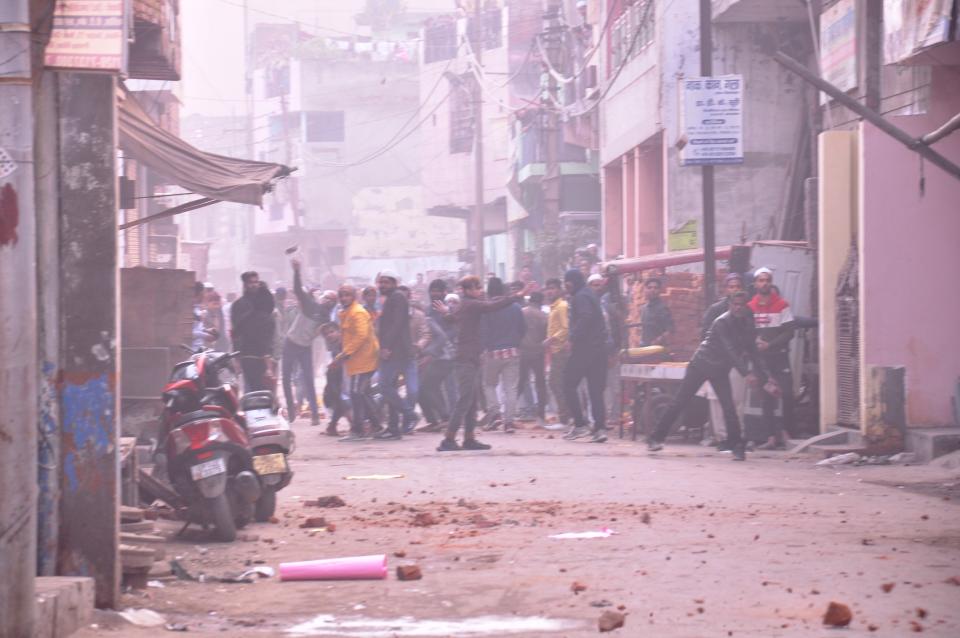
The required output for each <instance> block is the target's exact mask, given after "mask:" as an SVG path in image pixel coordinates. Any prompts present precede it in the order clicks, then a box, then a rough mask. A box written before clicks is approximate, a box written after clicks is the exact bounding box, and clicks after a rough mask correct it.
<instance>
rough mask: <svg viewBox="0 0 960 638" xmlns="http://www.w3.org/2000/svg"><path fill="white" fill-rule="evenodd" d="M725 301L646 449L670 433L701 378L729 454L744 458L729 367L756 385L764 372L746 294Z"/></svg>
mask: <svg viewBox="0 0 960 638" xmlns="http://www.w3.org/2000/svg"><path fill="white" fill-rule="evenodd" d="M729 303H730V308H729V310H727V312H725V313H723V314H722V315H720V316H719V317H718V318H717V319H716V320H715V321H714V322H713V325H712V326H710V330H708V331H707V336H706V338H705V339H704V340H703V341H702V342H701V343H700V346H699V347H698V348H697V351H696V352H694V353H693V358H692V359H691V360H690V363H689V365H687V371H686V373H685V374H684V376H683V382H682V383H681V384H680V389H679V390H678V391H677V394H676V396H674V398H673V401H672V402H671V403H670V407H668V408H667V410H666V412H664V413H663V416H662V417H661V418H660V421H659V423H657V427H656V429H655V430H654V432H653V434H652V435H651V436H650V438H649V439H648V440H647V449H648V450H649V451H651V452H657V451H659V450H662V449H663V441H664V440H665V439H666V438H667V435H668V434H669V433H670V428H671V427H673V424H674V423H675V422H676V420H677V418H678V417H679V416H680V414H681V413H682V412H683V410H684V408H686V407H687V404H688V403H689V402H690V400H691V399H692V398H693V397H694V395H696V393H697V391H698V390H699V389H700V387H701V386H702V385H703V384H704V382H706V381H709V382H710V385H712V386H713V391H714V393H715V394H716V395H717V400H719V401H720V405H721V407H722V408H723V417H724V421H725V422H726V425H727V441H729V443H730V447H731V450H732V451H733V458H734V460H736V461H743V460H744V459H745V455H744V443H743V439H742V438H741V435H740V419H739V417H738V416H737V406H736V405H735V404H734V402H733V394H732V392H731V389H730V370H731V369H732V368H736V369H737V371H738V372H739V373H740V374H741V375H743V376H744V377H745V378H746V380H747V383H748V384H749V385H756V384H757V383H758V379H759V378H762V377H765V376H766V373H765V369H764V365H763V361H762V359H761V358H760V356H759V353H758V351H757V344H756V342H755V330H754V327H753V320H752V316H751V314H750V310H749V308H747V294H746V293H744V292H742V291H741V292H737V293H735V294H733V295H731V296H730V302H729ZM748 363H752V364H753V372H750V369H749V367H748Z"/></svg>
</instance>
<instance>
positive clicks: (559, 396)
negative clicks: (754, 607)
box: [195, 259, 793, 460]
mask: <svg viewBox="0 0 960 638" xmlns="http://www.w3.org/2000/svg"><path fill="white" fill-rule="evenodd" d="M291 263H292V268H293V287H292V295H289V296H288V294H287V291H286V290H284V289H282V288H280V289H278V290H277V291H276V292H275V293H271V292H270V290H269V289H268V287H267V286H266V284H265V283H264V282H262V281H260V278H259V276H258V275H257V273H255V272H247V273H244V274H243V275H242V281H243V294H242V296H240V297H239V298H238V299H236V300H235V301H232V303H231V304H230V305H229V309H228V311H227V313H226V317H224V319H223V323H224V324H226V325H228V326H229V332H230V335H231V337H232V339H233V348H234V349H235V350H237V351H239V352H240V366H241V368H242V372H243V378H244V389H245V391H247V392H249V391H254V390H262V389H270V387H271V384H275V381H274V380H273V377H272V374H273V367H272V366H271V365H270V362H271V361H272V360H273V359H274V358H278V359H279V361H280V373H281V377H282V388H283V405H284V406H285V410H286V414H287V417H288V419H289V420H291V421H294V420H296V419H297V418H299V417H300V415H301V406H302V405H303V403H304V402H306V404H307V405H308V406H309V415H310V420H311V423H312V424H313V425H318V424H319V423H320V421H321V414H322V410H321V407H320V404H319V403H318V400H317V392H316V388H315V382H314V377H315V364H316V362H317V360H318V357H317V354H318V353H316V352H315V350H314V343H315V341H317V338H318V337H322V343H323V345H324V350H325V351H326V353H325V354H326V355H327V357H326V359H327V361H328V363H327V365H326V371H325V377H326V383H325V387H324V392H323V407H324V408H325V410H326V411H327V413H328V414H327V416H328V424H327V429H326V433H327V434H329V435H331V436H340V434H341V433H340V431H339V429H338V428H339V424H340V421H341V420H346V421H347V423H348V424H349V430H348V431H347V432H346V433H344V435H343V436H342V438H340V440H341V441H344V442H353V441H363V440H368V439H376V440H381V441H395V440H400V439H402V438H403V437H404V436H406V435H410V434H413V433H414V432H436V433H443V438H442V440H441V442H440V445H439V446H438V448H437V449H438V451H456V450H487V449H490V447H491V446H490V445H489V444H487V443H483V442H480V441H479V440H478V439H477V430H478V428H482V429H484V430H487V431H494V430H500V431H502V432H504V433H512V432H514V431H515V430H516V427H517V426H516V424H517V420H518V403H519V404H522V405H523V407H524V408H525V409H526V410H527V411H528V413H529V414H530V415H531V416H533V417H534V418H535V419H536V421H537V424H538V425H539V426H540V427H543V428H546V429H557V430H560V429H564V430H567V431H566V434H565V435H564V438H565V439H568V440H576V439H587V438H588V439H589V440H590V441H591V442H595V443H603V442H605V441H606V440H607V420H608V418H609V417H610V416H611V414H610V413H609V412H608V410H610V411H615V410H617V409H619V406H614V405H612V404H613V403H614V402H613V401H611V396H610V394H609V393H608V392H609V390H611V389H612V387H613V386H615V385H616V384H617V380H616V377H617V372H618V366H617V362H618V355H619V352H620V343H619V338H620V334H619V333H620V331H619V330H618V329H617V328H616V326H618V325H619V323H616V322H615V321H614V317H613V316H612V314H611V313H612V312H613V311H614V310H613V305H612V304H611V303H610V294H609V292H608V291H607V290H606V286H607V280H606V279H605V278H604V277H602V276H601V275H600V274H598V273H595V272H591V263H590V260H589V259H584V260H583V263H581V264H579V265H578V267H576V268H571V269H570V270H568V271H567V272H566V274H565V275H564V278H563V280H560V279H548V280H547V281H546V282H545V283H544V286H543V287H542V290H541V289H540V286H539V285H537V284H536V283H535V282H534V281H532V280H531V279H530V278H529V277H527V278H526V280H525V281H524V280H521V279H518V280H517V281H515V282H511V283H510V284H505V283H504V282H503V281H502V280H501V279H499V278H497V277H494V276H489V277H488V278H487V280H486V281H485V282H484V281H482V280H481V279H480V278H479V277H476V276H473V275H468V276H465V277H462V278H461V279H459V281H457V282H456V283H455V284H452V282H450V281H449V280H445V279H435V280H433V281H431V282H429V284H427V283H426V281H424V279H423V277H422V276H418V277H417V280H416V282H415V283H413V284H412V285H411V286H409V287H408V286H404V285H403V283H402V281H401V279H400V277H399V276H398V275H397V274H396V273H394V272H392V271H383V272H381V273H380V274H379V275H378V276H377V279H376V287H372V286H370V287H366V288H363V289H362V290H358V289H357V288H356V287H355V286H353V285H351V284H344V285H342V286H341V287H340V288H339V290H337V291H335V292H334V291H325V292H319V291H309V290H307V289H305V288H304V285H303V280H302V273H301V270H302V269H301V265H300V263H299V262H298V261H297V260H292V262H291ZM724 285H725V296H724V298H723V299H721V300H720V301H718V302H717V303H716V304H714V305H713V306H711V307H710V308H709V309H708V311H707V313H706V316H705V317H704V328H703V335H702V342H701V344H700V347H699V348H698V349H697V351H696V353H695V354H694V356H693V358H692V360H691V361H690V364H689V365H688V367H687V371H686V377H685V378H684V380H683V382H682V384H681V386H680V389H679V391H678V393H677V394H676V396H675V398H674V401H673V403H672V405H671V406H670V408H669V409H668V410H667V411H666V412H665V413H664V414H663V416H662V418H661V419H660V421H659V423H658V424H657V427H656V428H655V430H654V433H653V434H652V435H651V436H650V437H649V439H648V447H649V449H650V450H651V451H657V450H659V449H661V448H662V446H663V441H664V440H665V439H666V437H667V435H668V434H669V432H670V429H671V427H672V426H673V424H674V422H675V421H676V420H677V419H678V417H679V416H680V414H681V413H682V412H683V410H684V409H685V407H686V406H687V405H688V403H689V402H690V400H691V399H692V397H693V396H694V395H695V394H696V393H697V391H698V390H699V388H700V387H701V386H702V385H703V384H704V383H705V382H707V381H709V382H710V383H711V385H712V386H713V389H714V392H715V394H716V396H717V398H718V401H719V404H720V406H721V408H722V415H723V419H722V420H723V423H722V424H721V423H716V422H715V423H714V430H715V431H716V433H717V434H718V435H719V436H718V438H722V439H725V441H724V444H725V445H726V446H727V447H728V449H729V450H730V451H731V452H732V453H733V455H734V458H736V459H738V460H742V459H743V458H744V449H745V446H744V443H743V438H742V435H741V428H740V420H739V416H738V413H737V407H736V406H737V401H735V399H734V393H735V386H734V385H733V381H732V378H733V376H734V375H732V374H731V372H732V371H736V372H737V373H738V374H739V375H741V376H742V377H744V379H745V380H746V383H747V384H748V385H751V386H756V387H759V388H761V390H762V392H763V393H764V400H763V410H764V415H765V417H768V418H769V419H770V422H771V423H772V422H773V414H774V411H775V410H776V408H777V406H778V404H779V403H780V401H781V399H782V404H783V414H784V419H783V423H784V426H785V428H786V429H788V430H789V429H790V425H791V423H792V410H793V404H792V393H791V392H782V391H781V390H780V389H781V388H789V387H791V386H792V379H791V378H790V365H789V358H788V348H789V342H790V338H791V336H792V334H793V330H792V327H793V326H792V316H791V315H790V310H789V304H787V303H786V302H785V301H784V300H783V299H782V298H781V297H780V296H779V294H778V293H777V291H776V289H775V287H774V286H773V277H772V272H770V270H769V269H765V268H761V269H759V270H757V271H756V273H754V282H753V285H754V288H755V290H756V294H755V296H753V298H752V299H748V297H747V293H746V292H745V291H744V281H743V278H742V277H741V276H740V275H737V274H732V275H730V276H728V277H727V279H726V281H725V284H724ZM642 286H643V291H644V296H645V299H646V303H645V304H644V306H643V308H642V312H641V318H640V323H639V324H638V327H639V328H640V331H641V343H642V345H645V346H648V345H663V346H666V345H668V344H669V339H670V336H671V333H672V331H673V320H672V316H671V313H670V310H669V308H668V306H667V305H666V304H665V303H664V301H663V300H662V299H661V296H660V295H661V292H662V289H663V283H662V281H661V280H660V279H658V278H656V277H648V278H647V279H645V280H644V281H643V282H642ZM198 294H199V293H198ZM195 333H196V329H195ZM217 337H218V338H221V334H219V333H218V335H217ZM198 338H206V339H207V340H208V341H209V339H210V335H205V336H204V335H200V336H198ZM278 344H279V345H278ZM788 397H790V399H788ZM548 405H553V406H554V407H555V413H556V419H555V420H554V421H552V422H551V421H548V420H547V407H548ZM418 409H419V412H418ZM481 412H483V415H482V416H481V414H480V413H481ZM718 420H719V419H714V421H718ZM783 442H784V433H783V432H782V430H780V429H777V430H776V431H775V432H773V433H772V434H771V437H770V440H769V441H767V443H766V444H765V445H766V446H767V447H778V446H782V445H783Z"/></svg>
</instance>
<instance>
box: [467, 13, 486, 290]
mask: <svg viewBox="0 0 960 638" xmlns="http://www.w3.org/2000/svg"><path fill="white" fill-rule="evenodd" d="M474 2H475V6H474V11H473V15H474V17H473V21H474V30H473V33H474V42H473V54H474V56H475V57H476V58H477V66H478V67H480V68H478V69H477V73H478V74H479V73H481V69H482V66H483V31H484V29H483V18H484V15H483V8H482V7H483V0H474ZM467 37H469V33H468V36H467ZM473 86H474V89H475V91H476V99H475V101H474V107H473V111H474V112H473V117H474V121H473V130H474V135H475V138H476V139H475V140H474V147H473V159H474V180H473V189H474V199H473V202H474V204H473V215H471V219H470V222H471V223H470V229H469V233H468V235H469V237H470V242H469V243H470V246H468V248H472V249H473V273H474V274H475V275H476V276H478V277H480V278H481V281H482V280H483V277H484V275H486V270H485V266H484V264H485V261H484V257H483V200H484V196H483V190H484V189H483V89H482V87H481V86H480V82H479V81H475V82H474V83H473Z"/></svg>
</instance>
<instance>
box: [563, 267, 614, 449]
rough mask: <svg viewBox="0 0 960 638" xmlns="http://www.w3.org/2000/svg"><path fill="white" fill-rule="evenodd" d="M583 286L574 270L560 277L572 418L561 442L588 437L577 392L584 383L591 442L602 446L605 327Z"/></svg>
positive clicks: (592, 295) (566, 389) (566, 388)
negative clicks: (565, 298) (565, 302)
mask: <svg viewBox="0 0 960 638" xmlns="http://www.w3.org/2000/svg"><path fill="white" fill-rule="evenodd" d="M586 283H587V282H586V279H585V278H584V276H583V273H582V272H581V271H580V270H577V269H571V270H568V271H567V274H566V275H564V277H563V285H564V287H565V288H566V290H567V294H568V295H569V296H570V359H569V361H568V362H567V370H566V374H565V377H564V384H563V385H564V393H565V394H566V396H567V405H568V407H569V409H570V416H572V417H573V429H571V430H570V432H569V433H568V434H566V435H565V436H564V437H563V438H565V439H567V440H570V441H572V440H574V439H579V438H583V437H585V436H587V435H589V434H591V430H590V428H589V426H588V425H587V420H586V418H585V417H584V415H583V407H582V406H581V405H580V397H579V394H578V392H577V388H578V387H579V385H580V382H581V381H583V380H584V379H586V380H587V394H588V395H589V396H590V410H591V412H592V414H593V432H592V434H593V436H592V438H591V439H590V441H591V442H592V443H604V442H606V440H607V434H606V431H607V415H606V408H605V407H604V397H603V391H604V389H605V387H606V384H607V354H608V350H607V324H606V320H605V319H604V316H603V308H602V307H601V306H600V299H599V297H597V295H596V293H594V292H593V291H592V290H591V289H590V287H589V286H587V285H586Z"/></svg>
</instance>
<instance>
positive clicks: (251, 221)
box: [243, 0, 257, 263]
mask: <svg viewBox="0 0 960 638" xmlns="http://www.w3.org/2000/svg"><path fill="white" fill-rule="evenodd" d="M248 5H249V0H243V98H244V99H243V110H244V114H243V115H244V119H245V120H246V123H245V124H246V129H247V131H246V138H247V139H246V147H247V159H250V160H255V159H257V158H256V157H254V154H255V152H256V151H255V149H254V147H253V129H254V125H253V49H252V47H251V43H250V7H249V6H248ZM256 214H257V209H256V207H254V206H247V214H246V218H247V229H248V232H246V233H244V236H245V237H246V238H247V242H248V247H247V259H246V261H247V262H248V263H249V262H250V258H251V257H252V256H253V255H252V254H251V253H252V252H253V251H252V249H251V247H252V245H253V241H252V238H253V233H254V230H255V229H256V221H255V215H256Z"/></svg>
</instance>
